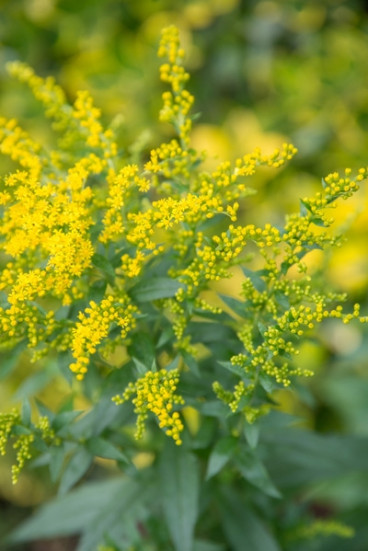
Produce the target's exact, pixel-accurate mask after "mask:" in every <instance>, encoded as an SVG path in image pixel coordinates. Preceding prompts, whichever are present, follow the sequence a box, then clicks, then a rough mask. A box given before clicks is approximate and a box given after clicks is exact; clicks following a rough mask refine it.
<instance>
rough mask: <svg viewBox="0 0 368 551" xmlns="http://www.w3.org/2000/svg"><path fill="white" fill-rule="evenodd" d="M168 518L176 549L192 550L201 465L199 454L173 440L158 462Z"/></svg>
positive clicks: (182, 550)
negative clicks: (194, 453) (177, 444)
mask: <svg viewBox="0 0 368 551" xmlns="http://www.w3.org/2000/svg"><path fill="white" fill-rule="evenodd" d="M159 476H160V483H161V489H162V501H163V510H164V516H165V520H166V523H167V526H168V529H169V532H170V534H171V538H172V540H173V542H174V545H175V549H176V551H193V534H194V526H195V523H196V519H197V514H198V498H199V467H198V463H197V459H196V457H195V456H194V455H193V454H191V453H190V452H189V451H187V450H185V449H183V448H182V447H179V446H176V445H175V444H173V443H172V442H170V441H167V442H166V445H165V448H164V450H163V452H162V456H161V461H160V464H159Z"/></svg>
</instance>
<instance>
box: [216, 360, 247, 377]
mask: <svg viewBox="0 0 368 551" xmlns="http://www.w3.org/2000/svg"><path fill="white" fill-rule="evenodd" d="M217 363H218V364H220V365H221V366H222V367H224V368H225V369H227V370H228V371H231V373H235V375H238V376H239V377H241V378H244V369H243V368H242V367H240V365H236V364H232V363H231V362H217Z"/></svg>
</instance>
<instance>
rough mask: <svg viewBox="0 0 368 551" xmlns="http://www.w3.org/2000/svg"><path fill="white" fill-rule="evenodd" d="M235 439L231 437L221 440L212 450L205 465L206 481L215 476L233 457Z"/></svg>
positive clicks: (235, 444)
mask: <svg viewBox="0 0 368 551" xmlns="http://www.w3.org/2000/svg"><path fill="white" fill-rule="evenodd" d="M236 446H237V439H236V438H233V437H232V436H226V437H225V438H221V439H220V440H219V441H218V442H217V443H216V445H215V447H214V448H213V450H212V452H211V455H210V458H209V460H208V465H207V474H206V480H208V479H209V478H211V477H212V476H215V475H216V474H217V473H218V472H219V471H221V469H222V468H223V467H224V466H225V465H226V463H227V462H228V461H229V460H230V459H231V458H232V457H233V454H234V450H235V449H236Z"/></svg>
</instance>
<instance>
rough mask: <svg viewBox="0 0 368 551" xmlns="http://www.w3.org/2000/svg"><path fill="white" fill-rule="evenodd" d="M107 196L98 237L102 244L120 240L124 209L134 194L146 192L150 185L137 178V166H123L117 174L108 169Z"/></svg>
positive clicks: (122, 229) (141, 178) (122, 230)
mask: <svg viewBox="0 0 368 551" xmlns="http://www.w3.org/2000/svg"><path fill="white" fill-rule="evenodd" d="M107 183H108V196H107V198H106V201H105V206H106V212H105V216H104V219H103V225H104V230H103V232H102V233H101V234H100V236H99V240H100V241H101V242H102V243H107V242H109V241H117V240H118V239H121V238H122V236H123V232H124V229H125V228H124V214H125V209H124V207H126V206H127V203H128V201H130V202H131V200H132V195H134V192H136V191H139V192H141V193H143V192H147V191H148V190H149V187H150V183H149V181H148V180H147V178H143V177H141V176H139V168H138V166H137V165H127V166H124V167H123V168H122V169H121V170H120V171H119V172H118V173H117V174H116V172H115V170H113V169H110V171H109V174H108V176H107Z"/></svg>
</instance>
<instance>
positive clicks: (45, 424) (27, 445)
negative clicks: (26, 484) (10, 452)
mask: <svg viewBox="0 0 368 551" xmlns="http://www.w3.org/2000/svg"><path fill="white" fill-rule="evenodd" d="M15 427H20V428H22V429H23V430H22V431H21V432H15V431H14V428H15ZM37 437H39V438H41V439H42V440H43V441H44V442H46V443H51V442H53V443H54V444H55V445H58V443H59V441H58V439H57V438H55V433H54V431H53V430H52V429H51V428H50V423H49V419H48V418H47V417H40V418H39V420H38V422H37V423H36V424H35V425H34V427H33V430H32V429H31V428H28V427H22V421H21V416H20V413H19V412H18V411H17V410H15V409H14V410H12V411H11V412H10V413H1V414H0V455H5V453H6V445H7V443H8V442H9V440H10V439H14V442H13V449H14V450H15V451H16V463H15V464H14V465H12V482H13V484H16V482H17V481H18V478H19V474H20V472H21V470H22V468H23V467H24V464H25V463H26V461H28V460H29V459H31V458H32V456H33V453H32V450H31V446H32V444H33V442H34V441H35V440H36V438H37Z"/></svg>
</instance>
